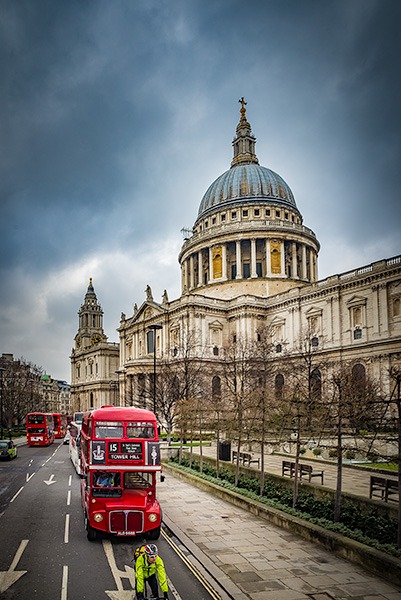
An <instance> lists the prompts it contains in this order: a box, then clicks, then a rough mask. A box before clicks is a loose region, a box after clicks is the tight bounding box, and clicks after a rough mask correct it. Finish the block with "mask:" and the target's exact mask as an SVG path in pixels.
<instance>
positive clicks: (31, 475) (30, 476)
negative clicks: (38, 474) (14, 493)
mask: <svg viewBox="0 0 401 600" xmlns="http://www.w3.org/2000/svg"><path fill="white" fill-rule="evenodd" d="M34 475H35V473H31V474H30V475H28V473H27V474H26V482H27V483H28V481H29V480H30V479H32V477H33V476H34Z"/></svg>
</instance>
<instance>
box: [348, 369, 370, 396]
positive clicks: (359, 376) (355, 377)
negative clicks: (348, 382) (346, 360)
mask: <svg viewBox="0 0 401 600" xmlns="http://www.w3.org/2000/svg"><path fill="white" fill-rule="evenodd" d="M351 375H352V384H353V388H354V390H355V391H359V392H362V391H364V390H365V385H366V369H365V367H364V366H363V365H361V364H360V363H357V364H356V365H354V366H353V367H352V371H351Z"/></svg>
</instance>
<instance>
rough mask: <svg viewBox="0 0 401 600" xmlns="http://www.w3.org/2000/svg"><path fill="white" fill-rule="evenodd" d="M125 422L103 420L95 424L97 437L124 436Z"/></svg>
mask: <svg viewBox="0 0 401 600" xmlns="http://www.w3.org/2000/svg"><path fill="white" fill-rule="evenodd" d="M123 433H124V430H123V424H122V423H119V422H112V421H102V422H99V423H96V425H95V438H97V439H103V438H122V437H123Z"/></svg>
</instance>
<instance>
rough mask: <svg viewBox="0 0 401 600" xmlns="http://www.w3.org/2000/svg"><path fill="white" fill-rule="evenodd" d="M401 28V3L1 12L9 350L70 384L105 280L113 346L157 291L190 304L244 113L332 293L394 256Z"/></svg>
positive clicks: (270, 2) (285, 0)
mask: <svg viewBox="0 0 401 600" xmlns="http://www.w3.org/2000/svg"><path fill="white" fill-rule="evenodd" d="M400 17H401V4H400V3H399V2H398V0H387V1H386V2H382V1H381V0H377V1H376V0H303V1H300V0H264V1H262V0H260V1H258V0H252V1H251V2H248V3H244V2H243V1H239V0H213V1H211V0H209V1H205V0H148V1H146V2H131V1H129V0H121V1H120V2H110V1H108V0H107V1H106V0H97V1H96V2H84V1H79V0H58V1H57V2H54V0H40V1H39V0H36V1H35V0H20V1H19V2H15V1H11V0H3V2H2V3H1V4H0V58H1V60H0V76H1V80H2V83H3V86H2V87H3V89H2V95H1V97H0V127H1V142H0V148H1V160H0V201H1V221H0V252H1V261H0V275H1V278H2V284H3V285H2V287H1V291H0V306H1V311H0V334H1V338H2V340H3V344H4V347H3V348H2V351H10V352H14V354H15V355H17V356H19V355H22V354H23V355H24V356H26V357H28V358H32V360H34V361H35V362H36V363H39V364H42V365H43V366H45V367H46V368H47V369H48V370H52V372H53V374H54V375H55V376H61V375H62V377H63V378H66V379H67V378H68V351H65V350H64V348H70V346H71V343H72V338H73V334H72V333H71V332H74V333H75V331H76V327H77V321H76V313H77V310H78V309H79V305H80V303H81V302H82V300H83V296H84V293H85V289H86V285H87V281H88V279H89V277H90V276H93V277H94V281H95V289H96V292H97V294H98V297H99V300H100V302H101V303H102V306H103V308H104V310H105V326H106V328H107V334H108V335H109V336H110V337H111V338H112V339H113V340H114V341H115V339H116V333H115V328H116V327H117V326H118V319H119V314H120V312H121V311H122V310H123V311H124V312H127V313H128V312H129V311H130V310H131V309H132V305H133V303H135V302H137V303H138V304H139V303H140V302H141V301H143V299H144V296H143V294H144V289H145V286H146V284H147V283H150V284H151V285H153V286H154V290H153V291H154V296H155V298H159V297H161V294H162V292H163V289H164V288H165V287H167V288H168V290H169V295H170V298H172V297H175V296H176V295H177V294H179V271H178V265H177V254H178V251H179V247H180V233H179V232H180V229H181V227H183V226H186V227H191V226H192V224H193V222H194V220H195V218H196V215H197V211H198V207H199V203H200V201H201V198H202V196H203V194H204V192H205V191H206V189H207V188H208V186H209V185H210V183H211V182H212V181H213V180H214V179H215V178H216V177H218V176H219V175H220V174H221V173H222V172H223V171H225V170H226V169H228V168H229V166H230V162H231V158H232V148H231V140H232V136H233V134H234V132H235V127H236V124H237V122H238V117H239V112H238V111H239V105H238V103H237V101H238V98H239V97H241V96H245V97H246V100H247V101H248V107H247V108H248V113H247V115H248V118H249V121H250V122H251V124H252V127H253V130H254V133H255V135H256V137H257V146H256V151H257V155H258V157H259V160H260V163H261V164H262V165H265V166H267V167H269V168H272V169H273V170H275V171H277V172H278V173H280V175H282V176H283V177H284V179H285V180H286V181H287V183H288V184H289V185H290V187H291V188H292V190H293V192H294V194H295V197H296V201H297V205H298V207H299V210H300V211H301V213H302V214H303V216H304V223H305V225H306V226H308V227H311V228H312V229H313V230H314V231H315V232H316V235H317V237H318V239H319V240H320V242H321V244H322V249H321V253H320V261H319V263H320V273H321V276H322V277H325V276H327V275H329V274H331V273H333V272H341V271H344V270H347V269H350V268H354V267H356V266H360V265H362V264H366V263H368V262H371V261H374V260H379V259H381V258H384V257H386V256H390V255H392V254H398V253H399V252H400V243H399V238H400V235H399V233H400V231H399V230H400V227H399V223H400V218H401V203H400V202H399V198H398V190H399V189H400V184H401V182H400V178H401V168H400V156H401V152H400V150H401V148H400V143H401V142H400V140H401V135H400V134H401V131H400V117H399V105H400V78H399V75H398V71H399V66H398V63H399V56H400V55H401V41H400V33H399V23H400ZM159 288H160V289H159ZM27 331H28V332H29V333H27ZM38 339H40V340H41V341H40V343H39V342H38ZM60 340H61V341H60ZM60 347H61V348H63V350H60ZM46 349H47V351H46ZM56 356H57V359H56V358H55V357H56ZM63 356H64V361H63V358H62V357H63ZM57 370H59V371H63V373H60V372H58V373H57Z"/></svg>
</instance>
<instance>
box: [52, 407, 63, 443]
mask: <svg viewBox="0 0 401 600" xmlns="http://www.w3.org/2000/svg"><path fill="white" fill-rule="evenodd" d="M53 422H54V437H55V439H56V440H57V439H59V440H60V439H61V438H63V437H64V435H65V427H64V425H63V421H62V418H61V414H60V413H53Z"/></svg>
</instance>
